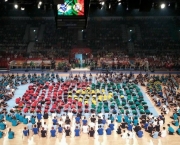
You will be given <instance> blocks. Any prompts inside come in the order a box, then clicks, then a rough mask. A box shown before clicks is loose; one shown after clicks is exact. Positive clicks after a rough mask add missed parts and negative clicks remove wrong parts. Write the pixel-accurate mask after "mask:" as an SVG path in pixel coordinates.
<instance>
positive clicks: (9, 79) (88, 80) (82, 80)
mask: <svg viewBox="0 0 180 145" xmlns="http://www.w3.org/2000/svg"><path fill="white" fill-rule="evenodd" d="M178 78H179V75H176V76H173V75H171V74H169V75H167V76H164V75H162V76H161V77H160V76H158V75H157V76H155V75H153V76H150V75H149V74H145V75H143V74H141V73H140V74H139V75H137V76H135V75H134V74H133V73H130V74H123V73H111V74H108V73H107V74H98V73H97V74H96V75H95V76H94V77H93V76H92V74H89V75H87V74H86V73H84V74H83V75H82V76H81V75H80V74H76V75H73V74H71V73H70V74H69V76H68V77H66V78H63V77H61V76H60V75H59V74H55V73H41V74H36V73H34V74H30V73H29V74H28V75H25V74H22V75H19V74H16V75H15V74H8V75H2V76H1V82H0V84H1V88H2V89H1V93H0V95H1V113H0V120H1V122H0V129H1V130H6V129H7V127H9V126H7V123H6V122H5V121H8V122H9V123H11V125H12V126H17V125H19V124H24V125H25V127H24V129H23V134H24V136H29V135H31V134H34V135H36V134H39V135H40V136H41V137H47V136H51V137H55V136H58V134H61V133H64V134H65V136H80V135H81V133H85V134H88V135H89V136H90V137H96V135H103V134H107V135H111V134H112V132H113V131H114V130H116V133H117V134H119V135H120V136H121V137H122V138H133V137H134V136H135V135H137V136H138V137H140V138H141V137H143V133H144V131H146V132H148V133H150V135H151V136H152V137H153V138H158V137H159V136H161V137H165V136H166V135H167V134H170V135H173V134H174V133H175V132H176V133H177V134H178V135H180V127H179V119H178V118H179V117H178V116H179V115H180V108H179V105H178V103H177V101H176V99H178V95H179V94H178V93H177V90H178V89H179V82H178ZM157 81H159V82H160V83H162V84H161V85H160V83H157ZM27 83H30V85H29V87H28V90H26V92H25V93H24V95H23V96H22V97H19V98H16V102H15V103H16V106H15V107H14V108H11V109H10V110H9V111H8V109H7V107H8V106H7V105H8V104H7V103H6V101H8V100H9V99H11V98H12V97H13V95H14V91H15V89H17V88H18V86H20V85H23V84H27ZM118 83H122V84H123V85H122V86H118V85H117V86H116V84H118ZM103 84H104V85H105V88H104V87H103V86H104V85H103ZM135 84H140V85H142V86H146V87H147V91H148V94H149V95H150V96H151V97H152V99H153V100H154V101H155V105H157V106H158V107H159V108H160V109H161V112H162V113H161V115H159V116H154V115H153V113H148V114H146V113H147V112H146V113H143V114H141V115H138V114H131V113H129V112H128V111H127V110H126V111H125V112H122V107H120V106H121V105H120V106H119V105H118V101H117V98H116V95H117V94H118V93H119V94H120V96H119V95H117V96H119V97H120V98H121V100H124V95H128V94H129V93H130V92H129V91H128V90H126V89H130V90H131V87H132V86H134V89H136V90H139V89H138V87H136V85H135ZM60 86H61V87H60ZM100 86H101V87H100ZM128 86H129V88H128ZM162 86H163V87H162ZM59 87H60V88H61V89H60V90H59ZM121 87H122V88H121ZM75 88H76V89H75ZM106 89H107V91H108V92H109V94H108V95H107V96H106V95H105V94H104V93H103V92H104V91H105V90H106ZM121 89H125V90H126V93H125V94H124V93H123V92H121ZM111 91H112V93H111ZM7 92H8V95H7ZM9 92H11V93H9ZM135 92H136V91H133V90H132V95H133V93H135ZM121 93H122V94H121ZM113 94H114V95H113ZM130 94H131V93H130ZM46 95H47V97H45V96H46ZM91 95H92V98H91ZM96 95H97V96H96ZM101 95H103V97H101ZM138 95H139V96H141V95H142V94H141V93H140V92H139V93H138ZM94 96H95V98H96V99H94V98H93V97H94ZM89 98H91V99H92V100H91V102H92V103H91V106H89V105H90V104H89V102H88V100H89ZM132 99H133V100H134V99H135V97H133V98H132ZM139 99H140V98H139ZM36 100H37V101H36ZM131 101H132V100H131V99H130V100H129V101H128V100H127V101H126V102H125V103H129V104H130V102H131ZM56 102H57V103H58V105H57V103H56ZM82 102H83V103H82ZM139 102H141V101H140V100H137V98H136V103H135V104H139ZM102 103H104V106H105V105H106V104H109V105H107V106H106V107H104V109H102V108H101V107H100V106H101V104H102ZM50 104H52V108H49V107H50V106H49V105H50ZM99 107H100V108H101V109H100V108H99ZM119 107H120V108H119ZM136 107H138V106H136ZM136 107H135V108H136ZM145 107H146V106H144V108H145ZM123 108H124V109H125V106H123ZM102 110H104V111H102ZM141 111H142V110H140V112H141ZM170 111H172V112H173V115H172V119H173V121H172V124H167V126H166V125H165V124H166V122H165V115H166V114H168V113H169V112H170ZM143 112H144V111H143ZM49 117H51V118H52V123H50V125H49V124H47V123H46V119H48V118H49ZM115 121H116V122H117V123H118V127H117V126H116V125H115V124H116V123H115ZM173 126H174V127H178V128H176V129H174V127H173ZM5 133H6V132H3V131H0V137H3V135H4V134H5ZM7 134H8V138H9V139H12V138H14V136H15V133H14V132H13V131H12V130H11V127H9V131H7Z"/></svg>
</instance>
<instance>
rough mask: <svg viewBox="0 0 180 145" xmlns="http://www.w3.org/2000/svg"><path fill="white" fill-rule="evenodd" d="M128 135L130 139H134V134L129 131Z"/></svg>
mask: <svg viewBox="0 0 180 145" xmlns="http://www.w3.org/2000/svg"><path fill="white" fill-rule="evenodd" d="M128 134H129V136H128V138H129V139H131V138H133V132H131V131H129V132H128Z"/></svg>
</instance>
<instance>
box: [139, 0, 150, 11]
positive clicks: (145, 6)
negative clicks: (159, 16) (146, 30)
mask: <svg viewBox="0 0 180 145" xmlns="http://www.w3.org/2000/svg"><path fill="white" fill-rule="evenodd" d="M152 2H153V0H141V2H140V8H139V11H140V12H149V11H150V10H151V8H152Z"/></svg>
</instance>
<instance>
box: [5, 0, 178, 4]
mask: <svg viewBox="0 0 180 145" xmlns="http://www.w3.org/2000/svg"><path fill="white" fill-rule="evenodd" d="M2 1H4V2H8V3H9V4H15V3H17V4H37V3H39V2H40V1H41V2H42V3H43V4H53V2H54V1H55V2H58V1H62V0H2ZM131 1H132V0H90V2H91V4H95V3H101V2H109V3H118V2H122V3H129V2H131ZM134 1H138V0H134ZM139 1H141V0H139ZM152 2H167V3H168V2H180V0H152Z"/></svg>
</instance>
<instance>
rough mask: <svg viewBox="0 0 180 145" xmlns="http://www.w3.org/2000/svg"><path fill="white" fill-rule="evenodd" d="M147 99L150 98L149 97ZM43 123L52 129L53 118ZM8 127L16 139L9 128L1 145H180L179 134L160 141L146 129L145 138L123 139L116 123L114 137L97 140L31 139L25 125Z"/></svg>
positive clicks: (32, 137)
mask: <svg viewBox="0 0 180 145" xmlns="http://www.w3.org/2000/svg"><path fill="white" fill-rule="evenodd" d="M10 73H11V72H10ZM19 73H22V72H19ZM137 73H139V72H137ZM27 74H28V73H27ZM87 74H88V73H87ZM153 74H156V73H153ZM157 74H158V75H161V74H166V73H165V72H162V73H160V72H158V73H157ZM167 74H168V73H167ZM172 74H177V73H176V72H174V73H172ZM61 75H62V76H64V77H65V76H68V75H69V73H61ZM19 88H20V87H19ZM141 88H142V90H143V91H144V92H145V91H146V90H145V87H141ZM24 91H25V90H24ZM147 97H149V96H148V95H147ZM149 99H150V101H151V103H153V104H154V102H152V100H151V98H150V97H149ZM155 109H156V111H157V112H158V113H160V110H159V109H158V108H156V107H155ZM171 115H172V112H171V111H170V113H169V114H168V115H166V123H165V125H164V127H166V128H167V124H168V123H170V122H171V121H172V120H171V119H170V116H171ZM43 121H46V122H47V124H48V128H49V129H50V127H51V124H52V118H51V117H49V119H48V120H43ZM43 121H42V122H43ZM73 122H74V118H73V121H72V128H73V127H74V126H73ZM7 125H8V128H11V129H12V131H14V132H15V138H14V139H12V140H9V139H8V138H7V131H8V128H7V129H6V130H5V133H6V135H5V136H4V137H3V138H2V139H0V145H93V144H94V145H179V144H180V143H179V139H180V136H178V135H177V134H175V135H173V136H170V135H167V137H165V138H161V137H159V138H158V139H153V138H151V137H150V136H149V134H148V133H146V132H145V131H144V129H143V132H144V136H143V138H138V137H137V136H136V135H134V137H133V139H122V138H121V137H120V135H118V134H117V133H116V131H115V130H116V128H117V126H119V125H118V123H115V130H114V131H113V133H112V135H110V136H107V135H106V134H105V133H104V135H103V136H98V135H97V133H96V134H95V138H90V137H88V135H87V134H83V133H81V135H80V137H74V134H73V133H72V135H71V137H65V135H64V134H58V135H57V137H55V138H52V137H50V135H49V132H48V137H47V138H41V137H39V136H38V135H36V136H33V135H32V133H30V136H29V137H23V134H22V130H23V128H24V126H25V125H23V124H20V125H18V126H17V127H12V126H11V124H10V123H9V122H7ZM105 128H106V126H105ZM173 128H174V129H175V130H176V129H177V127H174V126H173ZM72 132H73V131H72Z"/></svg>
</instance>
